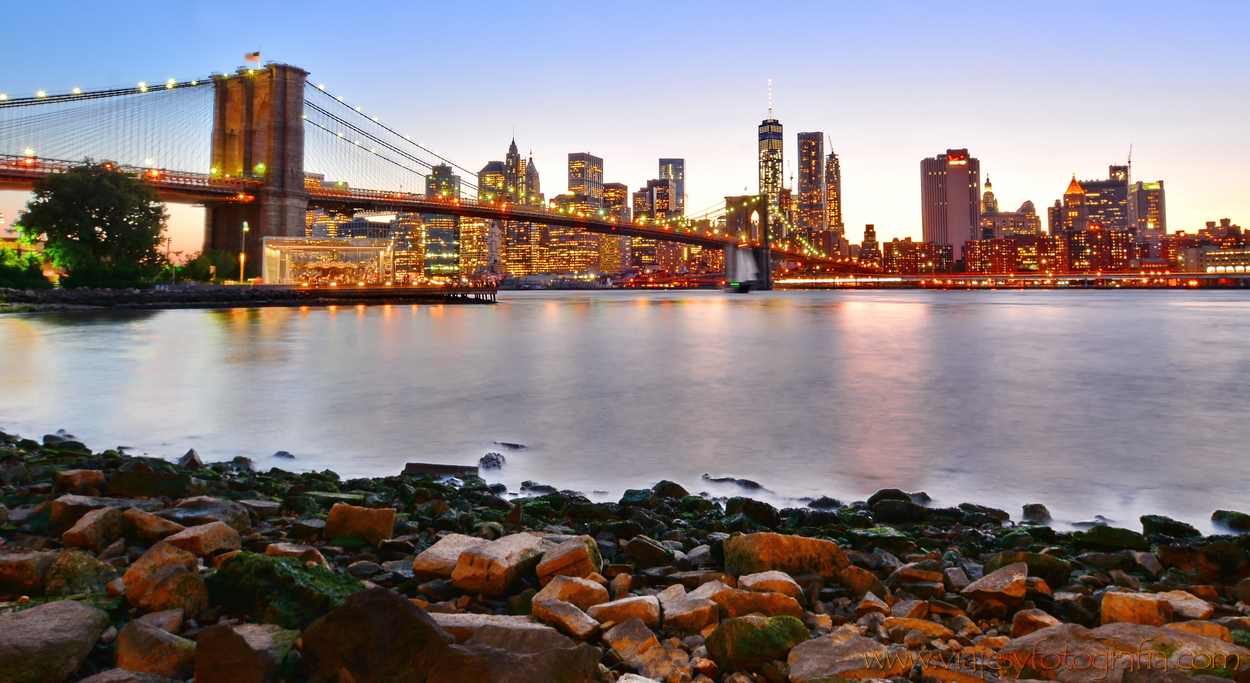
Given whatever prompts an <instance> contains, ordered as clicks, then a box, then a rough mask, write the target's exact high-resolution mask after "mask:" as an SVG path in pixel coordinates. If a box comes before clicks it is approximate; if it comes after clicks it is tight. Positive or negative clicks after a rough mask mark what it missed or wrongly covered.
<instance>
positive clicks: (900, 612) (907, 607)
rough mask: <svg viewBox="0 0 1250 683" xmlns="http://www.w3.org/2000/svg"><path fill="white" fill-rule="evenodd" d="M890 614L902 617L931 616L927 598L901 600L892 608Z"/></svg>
mask: <svg viewBox="0 0 1250 683" xmlns="http://www.w3.org/2000/svg"><path fill="white" fill-rule="evenodd" d="M889 614H890V616H892V617H898V618H900V619H924V618H925V617H927V616H929V602H928V601H927V600H900V601H899V602H896V603H894V606H893V607H891V608H890V612H889Z"/></svg>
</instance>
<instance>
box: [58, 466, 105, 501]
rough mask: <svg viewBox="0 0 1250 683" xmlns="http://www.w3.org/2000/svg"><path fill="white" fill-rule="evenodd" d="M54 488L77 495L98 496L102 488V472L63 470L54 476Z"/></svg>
mask: <svg viewBox="0 0 1250 683" xmlns="http://www.w3.org/2000/svg"><path fill="white" fill-rule="evenodd" d="M54 481H55V483H56V490H57V491H62V492H65V493H72V494H74V495H78V496H98V495H100V492H102V491H103V490H104V485H105V483H106V482H105V479H104V473H103V472H101V471H100V470H64V471H61V472H57V473H56V476H55V478H54Z"/></svg>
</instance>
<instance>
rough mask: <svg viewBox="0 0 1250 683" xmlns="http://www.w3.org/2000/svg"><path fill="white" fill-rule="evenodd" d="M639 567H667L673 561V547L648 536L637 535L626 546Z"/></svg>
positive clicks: (626, 549)
mask: <svg viewBox="0 0 1250 683" xmlns="http://www.w3.org/2000/svg"><path fill="white" fill-rule="evenodd" d="M622 547H623V548H624V549H625V552H627V553H629V554H630V555H631V556H633V558H634V560H635V562H634V564H635V565H637V567H638V568H639V569H650V568H652V567H667V566H669V565H671V564H672V563H673V557H674V555H673V549H672V548H669V547H667V546H665V545H663V544H661V543H659V542H657V541H655V540H652V539H650V538H647V537H646V536H635V537H633V538H632V539H630V540H629V542H628V543H626V544H625V545H624V546H622Z"/></svg>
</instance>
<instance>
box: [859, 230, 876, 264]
mask: <svg viewBox="0 0 1250 683" xmlns="http://www.w3.org/2000/svg"><path fill="white" fill-rule="evenodd" d="M859 260H860V261H863V262H866V263H875V264H877V265H881V246H880V245H879V244H878V243H877V229H876V228H875V227H873V224H872V223H869V224H868V225H865V226H864V242H863V244H861V245H859Z"/></svg>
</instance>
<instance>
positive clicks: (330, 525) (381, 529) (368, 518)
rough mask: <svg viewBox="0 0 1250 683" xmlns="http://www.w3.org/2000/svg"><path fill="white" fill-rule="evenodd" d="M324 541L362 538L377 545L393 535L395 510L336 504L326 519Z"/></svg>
mask: <svg viewBox="0 0 1250 683" xmlns="http://www.w3.org/2000/svg"><path fill="white" fill-rule="evenodd" d="M322 533H323V537H324V538H326V539H335V538H363V539H365V542H367V543H369V544H370V545H378V544H379V543H381V542H382V541H383V540H385V539H388V538H391V537H392V536H394V535H395V508H363V507H356V506H354V505H344V504H343V503H336V504H335V505H334V507H332V508H330V514H329V516H328V517H326V528H325V531H324V532H322Z"/></svg>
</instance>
